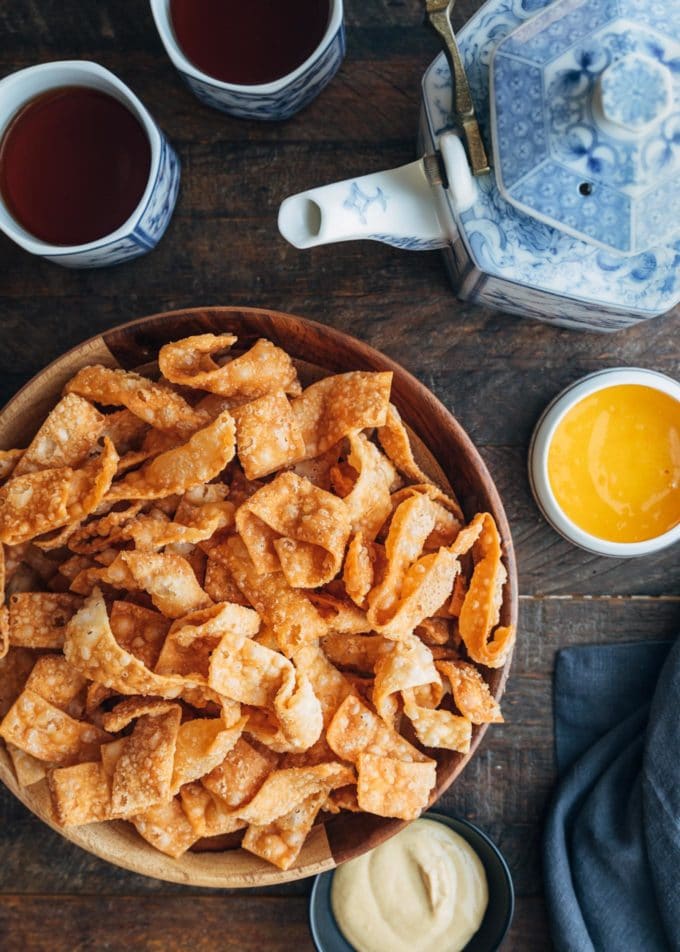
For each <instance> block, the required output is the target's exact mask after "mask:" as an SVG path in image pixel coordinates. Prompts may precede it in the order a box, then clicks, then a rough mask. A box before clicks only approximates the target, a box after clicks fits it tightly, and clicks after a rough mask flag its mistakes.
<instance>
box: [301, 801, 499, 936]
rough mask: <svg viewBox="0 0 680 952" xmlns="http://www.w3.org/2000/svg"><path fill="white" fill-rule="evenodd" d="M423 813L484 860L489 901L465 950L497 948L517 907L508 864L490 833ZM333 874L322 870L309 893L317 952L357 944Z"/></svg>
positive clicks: (437, 814) (448, 818)
mask: <svg viewBox="0 0 680 952" xmlns="http://www.w3.org/2000/svg"><path fill="white" fill-rule="evenodd" d="M423 817H424V818H425V819H427V820H437V821H438V822H439V823H445V824H446V825H447V826H449V827H451V829H452V830H454V832H456V833H458V834H459V835H460V836H462V837H463V839H465V840H467V842H468V843H469V844H470V846H471V847H472V848H473V850H474V851H475V853H476V854H477V855H478V856H479V858H480V860H481V861H482V864H483V866H484V870H485V871H486V878H487V883H488V886H489V905H488V906H487V909H486V912H485V914H484V919H483V920H482V924H481V926H480V927H479V930H478V931H477V932H476V933H475V934H474V935H473V937H472V938H471V939H470V941H469V942H468V944H467V945H466V946H465V950H464V952H494V950H495V949H497V948H498V947H499V946H500V944H501V942H502V941H503V939H504V937H505V934H506V932H507V931H508V929H509V927H510V923H511V921H512V914H513V912H514V910H515V891H514V889H513V885H512V876H511V875H510V870H509V869H508V864H507V863H506V862H505V859H504V858H503V855H502V853H501V852H500V850H499V849H498V847H497V846H496V845H495V843H492V842H491V840H490V839H489V837H488V836H487V835H486V833H483V832H482V831H481V830H480V829H479V827H477V826H475V825H474V824H473V823H470V822H469V821H468V820H461V819H459V818H458V817H453V816H446V814H445V813H433V812H428V813H424V814H423ZM333 875H334V871H331V872H329V873H321V875H320V876H317V877H316V879H315V880H314V885H313V886H312V893H311V896H310V897H309V928H310V931H311V933H312V940H313V942H314V946H315V948H316V950H317V952H355V950H354V946H351V945H350V944H349V942H348V941H347V940H346V939H345V937H344V936H343V934H342V932H341V931H340V929H339V927H338V924H337V922H336V921H335V916H334V915H333V910H332V908H331V885H332V883H333ZM386 952H387V950H386Z"/></svg>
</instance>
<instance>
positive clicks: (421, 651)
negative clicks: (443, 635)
mask: <svg viewBox="0 0 680 952" xmlns="http://www.w3.org/2000/svg"><path fill="white" fill-rule="evenodd" d="M433 682H434V683H437V684H439V682H440V678H439V674H438V673H437V669H436V668H435V666H434V659H433V657H432V652H431V651H430V649H429V648H428V647H427V645H424V644H423V643H422V641H421V640H420V639H419V638H416V637H415V636H410V637H409V638H408V640H405V641H400V642H396V643H395V644H394V646H392V648H391V650H390V649H389V648H386V649H385V650H384V651H383V653H382V654H381V656H380V658H379V659H378V661H377V663H376V666H375V684H374V686H373V704H374V706H375V709H376V711H377V712H378V714H379V715H380V716H381V717H382V718H383V720H384V721H385V722H386V723H387V724H389V725H390V726H392V727H395V719H396V715H397V709H398V705H397V695H398V693H399V692H400V691H404V690H406V689H407V688H413V687H418V686H419V685H423V684H432V683H433Z"/></svg>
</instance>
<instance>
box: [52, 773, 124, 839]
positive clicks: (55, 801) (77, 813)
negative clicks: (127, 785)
mask: <svg viewBox="0 0 680 952" xmlns="http://www.w3.org/2000/svg"><path fill="white" fill-rule="evenodd" d="M48 783H49V786H50V793H51V794H52V805H53V807H54V813H55V815H56V819H57V822H58V823H59V824H61V826H80V825H81V824H83V823H98V822H100V821H102V820H109V819H110V818H111V790H110V788H109V780H108V777H107V776H106V772H105V770H104V767H103V766H102V764H101V762H99V761H97V762H95V763H85V764H76V765H75V766H73V767H61V768H59V769H57V770H52V771H50V772H49V774H48Z"/></svg>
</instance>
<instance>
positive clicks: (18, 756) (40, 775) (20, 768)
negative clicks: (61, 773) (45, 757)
mask: <svg viewBox="0 0 680 952" xmlns="http://www.w3.org/2000/svg"><path fill="white" fill-rule="evenodd" d="M7 753H8V754H9V755H10V757H11V758H12V766H13V767H14V773H15V774H16V778H17V781H18V783H19V786H21V787H30V786H32V784H34V783H38V782H39V781H40V780H43V779H44V778H45V777H46V776H47V769H46V767H45V764H44V763H43V762H42V761H40V760H37V759H36V758H35V757H33V756H32V755H31V754H27V753H26V751H24V750H19V748H18V747H15V746H14V744H7Z"/></svg>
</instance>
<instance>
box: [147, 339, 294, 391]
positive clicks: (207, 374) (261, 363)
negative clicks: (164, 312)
mask: <svg viewBox="0 0 680 952" xmlns="http://www.w3.org/2000/svg"><path fill="white" fill-rule="evenodd" d="M236 340H237V338H236V337H233V336H232V335H231V334H221V335H217V334H198V335H196V336H195V337H187V338H185V339H184V340H180V341H176V342H175V343H171V344H166V345H165V346H164V347H161V350H160V353H159V354H158V364H159V367H160V368H161V373H162V374H163V375H164V376H165V377H167V379H168V380H172V381H173V383H179V384H183V385H184V386H185V387H196V388H198V389H200V390H208V391H210V393H216V394H219V395H220V396H222V397H230V398H232V399H234V400H241V401H243V400H255V399H256V398H257V397H261V396H263V395H264V394H266V393H269V392H270V391H271V390H285V391H286V393H293V394H295V393H299V392H300V384H299V382H298V379H297V372H296V370H295V367H294V366H293V362H292V360H291V359H290V357H289V356H288V354H287V353H286V352H285V351H283V350H281V348H280V347H276V346H275V345H274V344H272V343H271V341H268V340H258V341H257V342H256V343H255V344H254V345H253V347H251V349H250V350H249V351H247V352H246V353H245V354H243V355H242V356H241V357H236V358H234V359H233V360H229V361H228V362H227V363H225V364H223V365H222V366H219V364H217V363H216V362H215V361H214V360H213V358H212V355H213V354H216V353H218V352H219V351H222V350H225V349H227V348H228V347H231V346H232V344H235V343H236Z"/></svg>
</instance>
